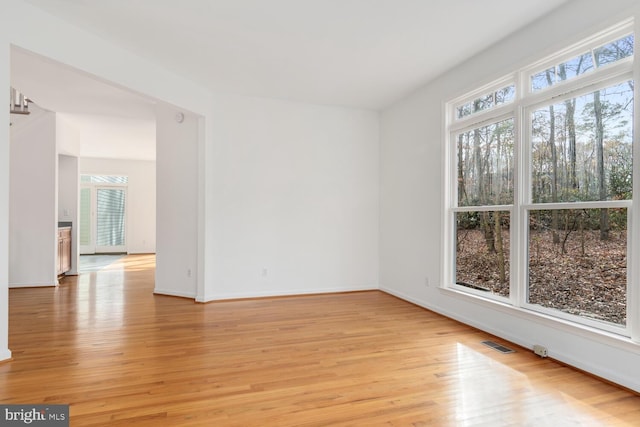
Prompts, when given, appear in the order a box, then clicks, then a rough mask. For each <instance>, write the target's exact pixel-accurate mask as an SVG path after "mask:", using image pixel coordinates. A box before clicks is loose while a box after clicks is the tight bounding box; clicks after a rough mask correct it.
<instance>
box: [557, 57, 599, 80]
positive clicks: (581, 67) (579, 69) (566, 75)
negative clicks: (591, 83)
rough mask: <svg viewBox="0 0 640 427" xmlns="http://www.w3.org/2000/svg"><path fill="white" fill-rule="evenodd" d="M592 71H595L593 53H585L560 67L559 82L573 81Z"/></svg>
mask: <svg viewBox="0 0 640 427" xmlns="http://www.w3.org/2000/svg"><path fill="white" fill-rule="evenodd" d="M591 70H593V56H592V55H591V53H585V54H584V55H580V56H577V57H575V58H572V59H570V60H568V61H565V62H563V63H561V64H560V65H558V72H557V75H558V81H564V80H571V79H572V78H574V77H577V76H579V75H581V74H584V73H587V72H589V71H591Z"/></svg>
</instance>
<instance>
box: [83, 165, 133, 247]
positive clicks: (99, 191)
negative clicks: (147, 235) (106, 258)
mask: <svg viewBox="0 0 640 427" xmlns="http://www.w3.org/2000/svg"><path fill="white" fill-rule="evenodd" d="M127 182H128V177H126V176H112V175H82V176H81V177H80V184H81V187H80V218H79V222H80V230H79V240H80V254H81V255H89V254H110V253H127V241H126V217H127V215H126V213H127V212H126V210H127Z"/></svg>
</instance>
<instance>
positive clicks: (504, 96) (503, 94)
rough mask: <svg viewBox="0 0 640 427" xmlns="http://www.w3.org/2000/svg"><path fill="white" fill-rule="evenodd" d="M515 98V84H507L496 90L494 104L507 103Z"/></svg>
mask: <svg viewBox="0 0 640 427" xmlns="http://www.w3.org/2000/svg"><path fill="white" fill-rule="evenodd" d="M515 98H516V87H515V85H511V86H507V87H505V88H502V89H500V90H498V91H496V105H501V104H508V103H509V102H512V101H513V100H514V99H515Z"/></svg>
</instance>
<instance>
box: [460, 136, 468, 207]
mask: <svg viewBox="0 0 640 427" xmlns="http://www.w3.org/2000/svg"><path fill="white" fill-rule="evenodd" d="M463 142H464V134H462V133H461V134H460V135H458V204H459V205H462V206H466V205H467V204H468V203H469V200H468V196H467V188H466V186H465V183H464V168H463V165H464V162H463V160H464V152H463ZM461 202H462V203H461Z"/></svg>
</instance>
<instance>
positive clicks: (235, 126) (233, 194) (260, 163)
mask: <svg viewBox="0 0 640 427" xmlns="http://www.w3.org/2000/svg"><path fill="white" fill-rule="evenodd" d="M215 105H216V109H215V110H214V113H213V115H214V116H215V117H216V118H217V120H216V126H215V128H214V130H213V131H214V132H215V134H216V137H217V138H219V140H221V141H224V144H223V145H221V146H219V147H216V150H215V151H214V150H212V151H210V152H209V153H208V157H207V161H208V162H209V164H212V165H213V166H212V168H213V169H214V170H215V177H214V178H213V180H214V181H216V182H219V183H222V184H223V187H222V188H219V187H218V188H216V189H214V190H217V192H210V193H209V194H210V196H209V197H211V198H212V199H213V200H214V202H213V203H214V206H213V207H212V208H211V210H212V212H208V218H214V219H215V221H216V224H218V226H219V227H218V228H216V229H215V231H216V234H215V235H214V236H213V237H212V239H211V240H212V241H207V243H210V244H211V247H209V248H208V250H209V249H210V252H208V255H211V256H213V257H214V258H217V259H218V260H219V262H218V263H217V268H216V267H214V274H216V276H215V280H214V281H213V284H212V285H213V286H212V287H211V286H210V287H208V289H207V294H208V295H207V298H208V299H219V298H240V297H253V296H261V295H281V294H302V293H314V292H331V291H348V290H358V289H372V288H377V285H378V160H379V158H378V116H377V113H375V112H371V111H364V110H354V109H346V108H337V107H324V106H317V105H309V104H303V103H294V102H287V101H278V100H269V99H259V98H250V97H240V96H237V97H232V96H228V97H220V98H217V99H216V104H215ZM208 190H209V189H208ZM209 215H211V217H210V216H209ZM207 266H209V264H207ZM207 285H210V284H209V283H207Z"/></svg>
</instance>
